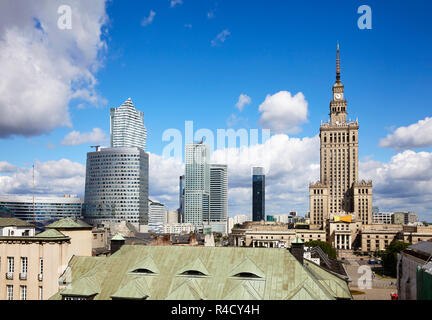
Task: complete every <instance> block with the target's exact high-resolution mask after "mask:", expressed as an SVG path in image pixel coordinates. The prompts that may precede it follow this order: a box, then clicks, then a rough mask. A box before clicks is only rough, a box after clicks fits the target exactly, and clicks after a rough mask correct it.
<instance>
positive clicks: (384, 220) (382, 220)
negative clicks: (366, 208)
mask: <svg viewBox="0 0 432 320" xmlns="http://www.w3.org/2000/svg"><path fill="white" fill-rule="evenodd" d="M392 215H393V212H373V213H372V223H376V224H391V223H392Z"/></svg>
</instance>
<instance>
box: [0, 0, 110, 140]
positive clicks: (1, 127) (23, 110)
mask: <svg viewBox="0 0 432 320" xmlns="http://www.w3.org/2000/svg"><path fill="white" fill-rule="evenodd" d="M105 2H106V1H105V0H95V1H78V0H69V1H64V4H68V5H70V7H71V8H72V19H73V20H72V21H73V24H72V29H70V30H68V29H67V30H61V29H59V28H58V26H57V20H58V19H59V17H60V15H59V14H57V8H58V6H59V4H56V3H54V2H52V1H50V0H41V1H37V2H35V1H30V2H22V1H18V2H17V1H1V2H0V70H2V76H1V77H0V113H1V115H2V116H1V117H0V137H9V136H11V135H23V136H27V137H28V136H35V135H41V134H43V133H47V132H50V131H52V130H54V129H55V128H57V127H59V126H71V121H70V116H69V110H68V105H69V102H70V100H71V99H73V98H80V99H84V100H86V101H88V102H89V103H92V104H97V103H99V102H100V101H101V99H100V98H99V97H98V94H97V93H96V91H95V86H96V84H97V80H96V78H95V73H96V72H97V71H98V69H99V68H100V67H101V62H100V61H103V59H102V57H101V53H102V52H103V50H104V49H106V43H105V42H104V41H103V40H102V27H103V26H104V25H105V23H106V21H107V19H108V18H107V16H106V12H105Z"/></svg>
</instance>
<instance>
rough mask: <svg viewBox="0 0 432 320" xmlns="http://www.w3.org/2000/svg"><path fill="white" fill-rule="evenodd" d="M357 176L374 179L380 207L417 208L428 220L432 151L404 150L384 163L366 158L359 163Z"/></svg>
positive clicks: (413, 209) (392, 208) (430, 205)
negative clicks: (366, 159) (358, 174)
mask: <svg viewBox="0 0 432 320" xmlns="http://www.w3.org/2000/svg"><path fill="white" fill-rule="evenodd" d="M360 175H361V176H364V177H369V178H370V179H372V180H373V193H374V205H378V206H379V207H380V209H382V210H390V211H391V210H410V211H417V212H418V213H421V214H423V217H424V218H428V219H429V220H431V219H430V218H431V216H430V212H431V211H432V153H430V152H414V151H411V150H406V151H404V152H401V153H398V154H396V155H394V156H393V157H392V158H391V159H390V161H389V162H387V163H386V162H380V161H373V160H369V161H366V162H364V163H360ZM428 215H429V216H428Z"/></svg>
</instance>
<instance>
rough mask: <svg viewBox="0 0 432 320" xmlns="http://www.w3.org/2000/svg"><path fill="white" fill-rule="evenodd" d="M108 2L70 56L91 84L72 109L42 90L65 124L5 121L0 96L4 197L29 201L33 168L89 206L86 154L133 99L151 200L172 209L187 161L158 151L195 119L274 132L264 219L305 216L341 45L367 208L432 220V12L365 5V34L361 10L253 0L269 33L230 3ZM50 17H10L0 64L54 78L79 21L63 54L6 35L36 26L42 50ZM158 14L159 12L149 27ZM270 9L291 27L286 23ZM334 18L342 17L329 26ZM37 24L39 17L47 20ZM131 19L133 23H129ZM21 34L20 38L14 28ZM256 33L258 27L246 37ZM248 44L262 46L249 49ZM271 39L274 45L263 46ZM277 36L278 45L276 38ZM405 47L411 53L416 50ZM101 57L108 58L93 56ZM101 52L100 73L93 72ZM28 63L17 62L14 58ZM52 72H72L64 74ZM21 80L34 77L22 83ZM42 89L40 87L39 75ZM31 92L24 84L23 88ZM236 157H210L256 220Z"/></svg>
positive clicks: (105, 140) (246, 167)
mask: <svg viewBox="0 0 432 320" xmlns="http://www.w3.org/2000/svg"><path fill="white" fill-rule="evenodd" d="M65 2H67V3H68V1H65ZM105 5H106V3H105V2H104V1H95V4H92V5H89V6H91V8H87V9H89V10H88V11H89V12H90V13H91V14H92V17H93V18H94V19H95V20H97V18H103V19H101V20H100V21H101V22H99V23H98V24H97V25H96V26H92V28H96V29H97V31H98V32H94V31H95V30H94V29H86V28H87V27H86V26H83V32H85V33H88V34H91V33H93V34H94V36H93V37H92V38H91V39H90V40H89V43H80V46H78V49H75V50H76V51H74V54H76V56H77V57H81V58H77V59H73V58H71V57H70V56H68V55H66V57H67V58H66V59H69V60H67V61H68V63H70V65H71V66H75V67H76V68H78V70H79V74H78V75H76V74H75V75H73V76H72V78H73V79H75V78H74V77H78V78H79V77H80V76H82V75H83V74H85V73H86V72H87V71H88V72H90V73H91V74H92V77H93V78H94V79H88V81H90V82H91V83H92V84H91V85H89V86H88V87H85V88H84V89H83V88H81V89H82V90H81V91H80V89H77V88H70V91H71V92H73V93H74V94H75V96H76V97H78V98H76V99H75V100H67V99H65V98H64V96H59V94H58V93H56V94H54V91H55V92H58V90H57V89H58V88H59V87H55V86H54V87H52V86H53V85H54V84H52V83H47V84H46V88H47V89H46V90H45V91H47V92H51V96H50V99H54V100H55V101H56V103H57V104H59V105H61V106H62V107H63V109H55V108H54V107H53V109H49V111H50V112H53V114H55V115H57V116H59V117H60V118H62V119H60V120H59V119H53V118H51V117H46V118H42V120H44V121H42V120H40V119H38V117H34V119H33V120H32V121H30V122H29V120H28V119H26V117H24V116H22V115H21V114H17V115H16V116H15V118H16V119H15V118H11V117H9V113H7V108H8V107H7V106H8V105H9V104H10V103H11V101H13V100H7V99H6V98H2V99H0V112H1V113H2V114H3V115H4V116H5V117H9V119H11V120H10V121H9V122H10V123H5V122H3V121H1V122H0V146H1V147H2V149H3V150H9V152H5V153H2V157H1V158H0V194H30V193H31V191H32V185H31V165H32V164H33V163H35V164H36V165H35V167H36V168H35V170H36V182H37V183H36V193H37V194H39V195H44V194H46V195H50V194H57V195H62V194H78V195H80V196H83V195H84V180H85V157H86V153H87V152H89V151H90V149H89V148H88V147H89V146H91V145H95V144H102V145H105V146H108V145H109V108H110V107H114V106H115V107H118V106H120V105H121V104H122V103H123V102H124V101H125V100H126V99H127V98H128V97H129V96H130V97H131V98H132V100H133V101H134V104H135V106H136V108H137V110H138V111H142V112H144V114H145V124H146V127H147V130H148V138H147V145H146V149H147V151H148V152H149V154H150V160H149V162H150V164H149V167H150V182H149V184H150V186H149V191H150V195H149V196H150V198H151V199H155V200H158V201H161V202H162V203H164V204H166V205H167V208H169V209H177V208H178V197H179V196H178V177H179V176H180V175H182V174H183V173H184V164H183V163H182V161H181V160H180V159H173V158H170V159H163V158H162V156H161V155H162V150H163V148H164V147H165V146H166V145H167V144H168V142H166V141H162V134H163V132H164V131H165V130H167V129H170V128H174V129H178V130H180V131H183V128H184V122H185V121H189V120H193V121H194V127H195V130H198V129H201V128H208V129H209V130H211V131H213V132H215V133H216V130H217V129H218V128H224V129H228V128H233V129H235V130H237V129H241V128H245V129H246V130H248V131H249V130H250V129H255V128H256V129H260V128H263V129H265V128H270V129H271V130H272V131H271V132H272V136H271V138H270V139H269V141H268V142H266V143H264V144H258V145H256V146H249V147H248V150H249V151H251V154H252V155H264V154H265V155H267V156H268V157H269V158H270V163H271V166H270V168H269V171H268V173H266V180H267V190H266V196H267V198H266V200H267V203H268V206H267V207H266V213H268V214H270V215H271V214H280V213H289V211H292V210H294V211H298V212H299V213H300V214H302V215H304V214H305V213H307V212H308V209H309V208H308V207H309V202H308V185H309V183H310V182H312V181H315V180H316V178H317V177H319V138H318V133H319V132H318V130H317V128H318V126H319V124H320V122H321V121H327V118H328V115H327V112H328V105H327V104H328V101H329V98H331V97H330V93H329V92H330V91H329V90H330V88H331V85H332V82H333V80H334V52H335V47H336V43H337V42H338V41H339V43H340V48H341V58H342V61H343V79H344V80H343V82H344V85H345V86H346V96H347V98H348V104H349V113H350V116H351V118H352V120H355V119H356V118H357V117H358V118H359V119H360V121H359V125H360V128H361V129H360V133H359V139H360V140H361V145H360V147H359V156H358V159H359V177H361V178H362V179H363V178H364V179H365V180H373V182H374V190H373V192H374V197H373V205H374V206H379V207H380V209H381V210H382V211H403V210H408V211H415V212H418V213H419V218H420V219H422V220H429V221H431V220H432V219H431V217H432V214H431V212H432V211H431V210H432V205H431V204H430V203H432V202H431V201H430V200H431V199H432V194H431V193H430V188H429V186H431V185H432V176H431V174H430V172H432V171H431V169H432V150H431V146H432V141H431V140H430V137H429V136H430V134H429V135H428V133H429V132H430V129H429V128H431V127H432V120H430V118H429V116H430V111H429V110H428V107H429V104H430V102H429V100H430V99H429V98H428V96H427V88H428V86H430V83H431V73H430V72H427V70H430V68H431V67H432V62H431V60H430V58H429V56H428V55H427V54H426V53H425V52H430V50H429V49H430V43H428V41H429V40H430V35H428V33H427V32H426V31H425V30H427V29H428V26H430V22H428V21H427V20H426V16H425V12H427V11H429V9H430V7H431V5H430V4H416V5H414V8H411V7H409V8H405V7H404V6H403V5H402V4H401V3H398V2H396V3H395V4H394V6H393V11H392V12H391V13H390V12H388V11H386V8H385V6H384V5H382V4H380V3H378V2H375V1H371V3H370V5H371V7H372V10H373V14H374V25H373V29H372V30H358V28H357V18H358V14H357V7H356V6H355V5H354V4H347V3H342V2H338V3H337V4H336V3H335V4H325V5H324V4H317V6H318V7H319V8H318V9H319V10H317V12H320V14H319V15H322V17H319V15H318V13H316V14H315V13H310V12H309V13H308V14H305V13H304V11H305V9H304V8H303V6H304V5H302V4H295V5H294V4H292V5H286V4H276V3H273V4H272V5H268V6H267V5H265V4H264V3H263V2H256V3H253V4H250V5H249V6H248V7H247V8H246V10H245V13H244V17H246V18H247V19H257V18H258V17H259V14H258V13H259V9H262V10H263V12H264V13H265V14H267V15H268V17H271V19H273V20H274V21H275V22H274V23H271V22H270V20H271V19H269V18H268V17H266V18H265V22H266V23H265V24H263V25H262V26H261V27H262V30H261V29H259V28H258V26H256V25H255V26H252V24H248V23H247V21H246V19H245V18H244V17H241V15H239V14H238V13H239V12H240V9H242V5H240V4H229V3H227V2H223V1H222V2H219V4H218V5H217V6H216V5H215V4H214V2H212V1H207V2H203V3H201V4H199V5H198V4H196V3H195V4H194V6H193V8H192V5H191V3H190V2H188V1H184V3H183V4H181V5H177V6H175V7H173V8H170V7H169V3H168V1H167V2H166V3H160V2H156V1H148V2H146V3H145V4H142V3H138V2H135V3H132V4H131V6H132V7H133V8H132V9H131V8H129V9H128V10H129V11H125V10H124V9H122V8H121V7H120V5H119V4H118V3H116V2H114V3H112V4H109V5H108V6H107V7H105ZM1 6H6V7H7V4H2V5H1ZM71 6H72V8H74V10H79V11H83V10H85V8H83V6H82V5H80V7H79V8H75V7H74V3H73V2H71ZM278 6H279V7H278ZM294 6H295V7H294ZM46 7H47V5H42V6H41V8H34V7H32V6H30V7H29V8H27V9H25V10H24V9H23V11H24V12H26V13H28V15H26V17H27V16H28V17H29V18H28V19H27V20H28V21H27V20H25V19H23V21H24V20H25V21H24V22H22V24H17V23H14V22H12V21H10V20H9V19H7V20H5V22H4V24H2V25H1V26H0V44H1V45H0V55H2V54H9V55H10V54H11V53H12V52H13V51H12V50H14V49H20V51H19V52H21V54H22V56H24V57H26V56H27V57H33V58H34V59H36V61H39V62H40V65H41V66H42V68H46V69H47V70H48V69H49V67H48V66H50V64H48V63H47V62H46V61H47V60H49V58H50V57H52V56H51V54H58V53H59V52H65V51H62V50H68V49H70V42H73V41H74V39H76V36H77V35H76V33H75V32H78V31H75V30H76V29H78V28H79V27H80V25H79V23H80V22H77V23H76V24H75V26H74V27H73V29H72V35H71V36H70V37H71V38H69V37H66V38H65V39H64V42H62V43H61V44H57V45H56V46H55V47H51V46H49V45H47V44H46V43H45V42H41V43H39V44H38V46H37V48H39V49H40V50H39V51H38V50H34V51H33V52H31V49H32V47H31V46H30V45H29V44H27V43H26V42H25V41H23V42H19V41H12V40H11V39H10V38H8V37H7V34H8V32H9V34H10V33H11V32H18V33H20V32H25V31H28V30H31V32H30V33H28V34H29V35H28V36H26V37H30V39H31V38H32V37H34V38H35V39H36V38H38V37H39V36H40V34H43V36H44V37H46V40H54V39H58V37H60V36H61V35H62V33H61V32H63V31H59V30H53V28H49V26H50V24H51V23H52V21H51V20H52V19H53V20H54V21H55V22H56V21H57V18H58V16H55V15H54V17H50V16H49V15H48V13H47V11H46ZM275 9H276V10H275ZM293 9H295V10H294V11H295V12H301V15H300V17H299V18H296V17H294V16H293V15H292V12H293ZM150 10H153V11H154V12H156V15H154V16H153V18H152V19H150V20H149V18H150V16H149V12H150ZM276 11H278V12H284V13H285V14H286V15H287V16H288V17H289V18H288V19H282V18H283V16H282V14H281V13H278V12H276ZM1 12H7V10H6V9H5V10H1ZM209 12H212V14H213V16H212V17H211V18H210V16H207V13H209ZM129 15H130V16H129ZM336 16H337V17H340V19H332V18H333V17H336ZM30 17H36V21H39V24H37V23H36V24H35V20H33V19H31V18H30ZM395 17H396V18H395ZM144 18H147V20H144ZM235 18H238V21H236V19H235ZM301 18H308V19H314V21H315V23H314V27H313V28H312V27H308V26H307V25H306V24H307V23H305V22H301V21H300V20H301ZM390 18H392V19H393V20H392V23H393V24H396V25H393V28H397V29H398V30H401V32H400V33H398V35H397V36H396V35H391V36H389V33H388V30H389V29H391V26H389V24H388V23H385V22H389V20H390ZM398 18H400V22H398V21H399V20H398ZM126 19H128V23H124V22H125V21H126ZM333 20H334V21H333ZM336 20H337V22H336ZM97 21H99V20H97ZM108 21H109V22H108ZM144 21H145V22H144ZM255 21H256V20H255ZM306 21H307V20H306ZM323 21H326V22H325V23H328V24H329V26H325V25H324V24H323V28H324V29H326V28H328V29H331V30H334V28H335V27H337V26H340V28H338V30H337V32H335V31H331V32H330V31H329V32H327V33H326V35H325V36H323V37H322V39H320V40H319V41H318V40H317V35H316V34H317V33H318V30H317V29H316V25H317V24H320V22H323ZM410 21H416V22H417V28H419V29H416V28H404V26H405V24H406V25H409V22H410ZM141 22H142V23H141ZM278 23H280V25H278ZM323 23H324V22H323ZM242 24H244V26H242ZM295 25H301V26H302V27H303V28H304V30H303V31H304V32H302V36H303V37H302V38H301V37H299V36H297V35H296V34H293V33H292V32H291V30H293V29H292V28H293V26H295ZM13 26H15V27H18V28H17V29H16V30H15V31H11V30H14V29H13V28H12V27H13ZM421 26H424V30H423V29H421ZM248 27H250V28H251V29H250V30H246V29H247V28H248ZM74 28H75V29H74ZM174 29H175V30H174ZM341 29H344V30H341ZM225 30H226V31H225ZM224 31H225V32H224ZM326 31H328V30H326ZM128 33H133V34H134V35H136V37H137V39H133V38H134V37H131V36H128ZM23 34H24V33H23ZM252 35H255V36H256V38H257V41H261V44H263V45H260V44H259V43H258V44H256V45H255V44H254V45H251V42H250V41H252ZM267 35H269V36H270V41H265V38H266V36H267ZM283 37H286V39H290V40H292V41H289V40H285V38H283ZM108 38H110V39H109V40H108ZM280 38H282V39H283V41H271V40H276V39H280ZM161 39H162V40H164V41H165V44H163V43H162V42H163V41H161ZM134 40H139V41H137V42H136V43H134ZM270 42H272V43H270ZM429 42H430V41H429ZM406 43H410V44H413V43H415V46H416V50H413V48H410V46H406ZM102 47H104V48H105V49H103V50H99V49H97V48H102ZM174 47H175V48H176V49H175V50H174V49H173V48H174ZM33 49H34V48H33ZM153 51H154V52H153ZM171 53H172V54H171ZM36 54H39V55H38V56H36ZM100 55H102V56H103V59H101V60H100V61H104V62H103V63H99V59H98V57H99V56H100ZM20 57H21V56H18V57H17V58H16V59H18V60H14V61H15V62H19V61H20V60H19V59H20ZM386 59H388V61H387V60H386ZM56 62H57V61H53V62H52V63H53V64H52V65H55V63H56ZM16 64H18V65H19V63H16ZM96 65H97V67H95V66H96ZM204 68H205V69H204ZM188 69H189V70H190V72H188V73H186V72H185V70H188ZM3 70H5V74H6V75H10V74H12V72H13V71H14V69H12V67H9V68H6V67H5V68H3ZM96 70H97V71H96ZM202 70H203V71H202ZM46 72H48V71H46ZM58 72H59V73H60V74H62V75H65V74H66V73H65V71H64V70H62V69H61V68H60V70H58ZM23 74H24V76H23V77H24V79H26V75H28V74H27V73H23ZM47 74H48V75H51V74H50V73H47ZM66 75H68V74H66ZM142 75H144V76H142ZM254 75H256V77H254ZM69 76H70V75H69ZM116 76H118V77H116ZM31 77H34V75H33V74H30V75H28V79H30V78H31ZM92 77H90V78H92ZM263 80H264V81H263ZM1 81H3V82H2V83H3V84H5V86H4V87H5V88H9V89H13V88H11V87H9V86H8V85H9V83H10V81H11V80H10V78H9V77H5V78H4V79H3V80H1ZM34 82H35V83H36V84H37V83H38V82H37V78H35V79H34ZM50 88H52V89H53V91H50ZM27 89H28V88H27V86H23V88H22V91H23V92H28V90H27ZM56 90H57V91H56ZM12 91H13V90H12ZM0 93H1V92H0ZM14 93H15V92H14ZM15 94H18V93H15ZM29 97H32V95H29ZM31 102H32V103H30V105H31V106H32V107H33V109H35V110H39V111H40V114H41V116H46V115H47V114H49V113H44V112H45V111H46V109H44V108H45V107H46V108H49V106H50V104H49V103H47V101H45V100H44V101H40V100H36V99H35V100H32V101H31ZM14 103H15V102H14ZM23 105H24V106H25V103H22V102H21V98H19V95H17V102H16V103H15V104H14V105H12V106H13V108H15V109H17V110H21V109H20V108H22V110H24V111H26V110H27V109H25V108H24V107H23ZM407 106H408V107H407ZM42 107H44V108H42ZM275 108H276V109H277V108H279V109H282V110H284V112H283V113H282V115H281V116H280V117H279V118H277V117H275ZM293 110H297V111H298V112H294V111H293ZM30 115H32V114H30ZM280 119H282V120H283V121H279V120H280ZM12 120H13V121H12ZM18 120H19V121H18ZM20 121H21V122H20ZM26 121H27V122H26ZM215 135H216V134H215ZM270 145H271V146H270ZM237 149H238V150H236V152H235V154H234V155H232V156H231V157H230V158H228V161H227V163H225V162H223V161H218V160H219V159H223V158H224V152H223V151H221V150H216V151H215V152H214V157H213V160H214V161H211V162H217V163H224V164H227V165H228V175H229V205H230V207H229V210H228V211H229V216H231V217H232V216H235V215H237V214H250V213H251V190H250V189H251V186H250V168H251V167H252V165H251V163H238V162H239V159H241V157H242V156H244V154H242V152H241V150H239V148H237ZM271 149H274V152H270V150H271Z"/></svg>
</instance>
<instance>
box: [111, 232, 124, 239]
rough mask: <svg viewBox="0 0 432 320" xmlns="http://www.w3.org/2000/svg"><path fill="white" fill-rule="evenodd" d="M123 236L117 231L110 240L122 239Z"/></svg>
mask: <svg viewBox="0 0 432 320" xmlns="http://www.w3.org/2000/svg"><path fill="white" fill-rule="evenodd" d="M124 239H125V238H123V236H122V235H121V234H120V233H117V234H116V235H115V236H114V237H112V238H111V240H124Z"/></svg>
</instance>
